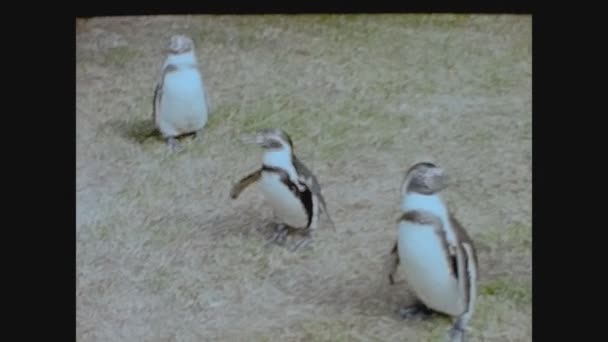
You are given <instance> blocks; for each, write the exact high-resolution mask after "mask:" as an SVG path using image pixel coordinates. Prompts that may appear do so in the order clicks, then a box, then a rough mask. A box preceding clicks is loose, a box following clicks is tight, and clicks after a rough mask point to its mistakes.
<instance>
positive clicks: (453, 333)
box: [449, 319, 466, 342]
mask: <svg viewBox="0 0 608 342" xmlns="http://www.w3.org/2000/svg"><path fill="white" fill-rule="evenodd" d="M465 337H466V336H465V328H464V323H463V321H462V319H458V320H456V322H455V323H454V325H453V326H452V328H451V329H450V332H449V341H450V342H465V341H466V338H465Z"/></svg>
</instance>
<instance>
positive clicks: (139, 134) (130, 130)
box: [108, 119, 204, 152]
mask: <svg viewBox="0 0 608 342" xmlns="http://www.w3.org/2000/svg"><path fill="white" fill-rule="evenodd" d="M108 125H109V127H110V129H112V130H113V131H115V132H118V134H119V135H120V136H121V137H123V138H124V139H126V140H128V141H131V142H133V143H136V144H139V145H145V144H148V143H155V144H158V143H160V144H164V145H167V146H168V142H167V139H165V138H163V136H162V135H161V134H160V132H159V131H158V129H157V128H156V127H155V126H154V123H153V122H151V121H150V120H148V119H145V120H144V119H139V120H124V119H118V120H111V121H110V122H109V123H108ZM203 135H204V134H203V133H202V132H197V133H189V134H184V135H182V136H179V137H177V138H176V142H177V144H176V151H177V152H179V151H182V150H183V145H184V143H185V142H186V141H188V140H192V141H195V140H198V139H201V138H202V136H203ZM167 148H169V146H168V147H167Z"/></svg>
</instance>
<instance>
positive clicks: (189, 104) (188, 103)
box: [152, 35, 209, 151]
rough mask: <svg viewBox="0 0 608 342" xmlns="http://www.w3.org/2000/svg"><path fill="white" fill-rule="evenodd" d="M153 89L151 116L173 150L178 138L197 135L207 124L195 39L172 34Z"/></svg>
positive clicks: (203, 84)
mask: <svg viewBox="0 0 608 342" xmlns="http://www.w3.org/2000/svg"><path fill="white" fill-rule="evenodd" d="M166 50H167V51H166V52H167V56H166V58H165V61H164V63H163V66H162V69H161V73H160V77H159V78H158V80H157V82H156V86H155V88H154V101H153V111H152V119H153V121H154V125H155V127H156V129H158V130H159V131H160V133H161V134H162V136H163V139H165V140H166V142H167V144H168V145H169V146H170V147H171V149H172V150H173V151H175V150H176V149H177V147H178V143H177V138H179V137H182V136H186V135H192V136H193V137H196V135H197V133H198V132H200V131H201V130H202V129H203V128H204V127H205V125H206V124H207V118H208V113H209V105H208V99H209V96H208V93H207V89H206V87H205V83H204V81H203V77H202V75H201V72H200V70H199V66H198V61H197V58H196V54H195V51H194V42H193V41H192V39H191V38H190V37H188V36H185V35H173V36H171V38H170V39H169V42H168V44H167V47H166Z"/></svg>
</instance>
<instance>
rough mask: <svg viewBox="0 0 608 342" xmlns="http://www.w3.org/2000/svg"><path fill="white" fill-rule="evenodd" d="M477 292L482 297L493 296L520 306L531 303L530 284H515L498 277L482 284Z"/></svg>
mask: <svg viewBox="0 0 608 342" xmlns="http://www.w3.org/2000/svg"><path fill="white" fill-rule="evenodd" d="M479 292H480V295H482V296H494V297H497V298H499V299H501V300H507V301H512V302H515V303H517V304H520V305H528V304H531V303H532V286H531V284H525V283H521V282H517V281H515V280H514V279H512V278H507V277H500V278H498V279H494V280H492V281H490V282H487V283H485V284H483V286H482V287H481V289H480V291H479Z"/></svg>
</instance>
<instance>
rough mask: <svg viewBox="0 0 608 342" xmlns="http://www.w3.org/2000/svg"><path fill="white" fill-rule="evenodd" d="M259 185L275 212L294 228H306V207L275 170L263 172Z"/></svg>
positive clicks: (283, 221)
mask: <svg viewBox="0 0 608 342" xmlns="http://www.w3.org/2000/svg"><path fill="white" fill-rule="evenodd" d="M258 186H259V188H260V190H261V191H262V193H263V194H264V196H265V198H266V199H267V200H268V202H269V203H270V205H271V206H272V207H273V208H274V211H275V214H276V215H277V216H278V217H279V218H280V219H281V221H282V223H285V224H287V225H289V226H291V227H293V228H304V227H306V226H307V224H308V216H307V215H306V209H305V208H304V205H303V204H302V202H301V201H300V199H299V198H298V197H297V196H296V195H295V194H293V193H292V192H291V191H290V190H289V188H288V187H287V185H285V184H284V183H283V182H281V179H280V176H279V175H278V174H276V173H274V172H267V171H264V172H262V177H261V179H260V181H259V183H258Z"/></svg>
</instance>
